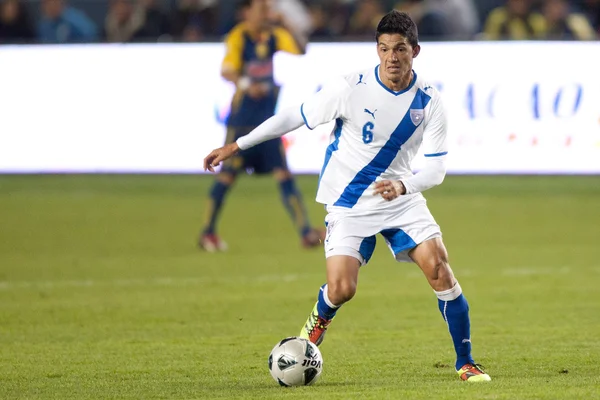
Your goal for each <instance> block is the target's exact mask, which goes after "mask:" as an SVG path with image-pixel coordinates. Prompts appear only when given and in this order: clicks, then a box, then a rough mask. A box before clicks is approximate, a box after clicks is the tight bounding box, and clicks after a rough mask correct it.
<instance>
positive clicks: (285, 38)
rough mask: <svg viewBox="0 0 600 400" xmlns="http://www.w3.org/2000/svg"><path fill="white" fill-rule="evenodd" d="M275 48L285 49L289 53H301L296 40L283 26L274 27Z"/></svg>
mask: <svg viewBox="0 0 600 400" xmlns="http://www.w3.org/2000/svg"><path fill="white" fill-rule="evenodd" d="M274 35H275V40H276V44H277V50H280V51H285V52H287V53H290V54H302V52H301V51H300V48H299V47H298V44H297V43H296V40H295V39H294V37H293V36H292V34H291V33H290V32H288V31H286V30H285V29H283V28H275V30H274Z"/></svg>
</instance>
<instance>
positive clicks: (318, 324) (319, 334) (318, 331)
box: [300, 302, 332, 346]
mask: <svg viewBox="0 0 600 400" xmlns="http://www.w3.org/2000/svg"><path fill="white" fill-rule="evenodd" d="M317 304H318V302H317V303H316V304H315V307H314V308H313V310H312V311H311V312H310V315H309V316H308V319H307V320H306V324H304V326H303V327H302V330H301V331H300V337H301V338H304V339H308V340H310V341H311V342H313V343H314V344H316V345H317V346H319V345H320V344H321V343H322V342H323V339H324V338H325V333H326V332H327V327H328V326H329V324H330V323H331V321H332V320H331V319H325V318H323V317H320V316H319V312H318V311H317Z"/></svg>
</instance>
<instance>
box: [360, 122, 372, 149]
mask: <svg viewBox="0 0 600 400" xmlns="http://www.w3.org/2000/svg"><path fill="white" fill-rule="evenodd" d="M373 128H375V124H374V123H372V122H371V121H369V122H367V123H366V124H365V125H364V126H363V135H362V137H363V143H364V144H369V143H371V142H372V141H373Z"/></svg>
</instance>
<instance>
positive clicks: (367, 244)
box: [358, 235, 377, 264]
mask: <svg viewBox="0 0 600 400" xmlns="http://www.w3.org/2000/svg"><path fill="white" fill-rule="evenodd" d="M376 243H377V239H376V238H375V235H373V236H369V237H366V238H364V239H363V241H362V242H361V243H360V247H359V248H358V252H359V253H360V255H361V256H362V257H363V258H364V259H365V261H364V263H365V264H366V263H368V262H369V260H370V259H371V256H372V255H373V252H374V251H375V244H376Z"/></svg>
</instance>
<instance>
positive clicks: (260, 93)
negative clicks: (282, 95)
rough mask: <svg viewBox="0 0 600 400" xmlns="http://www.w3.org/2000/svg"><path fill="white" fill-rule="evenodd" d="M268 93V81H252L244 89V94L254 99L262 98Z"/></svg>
mask: <svg viewBox="0 0 600 400" xmlns="http://www.w3.org/2000/svg"><path fill="white" fill-rule="evenodd" d="M268 93H269V84H268V83H252V84H251V85H250V86H249V87H248V89H247V90H246V94H247V95H248V96H250V97H251V98H253V99H255V100H258V99H262V98H263V97H265V96H266V95H267V94H268Z"/></svg>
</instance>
